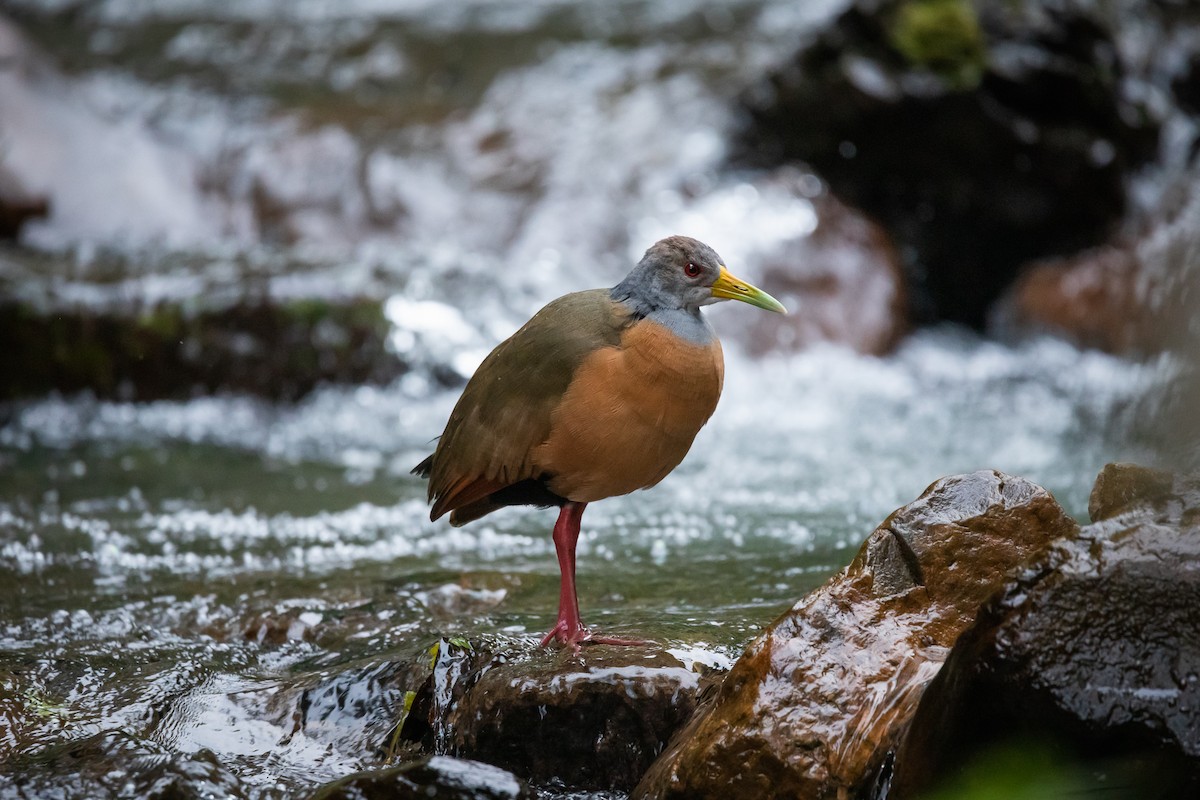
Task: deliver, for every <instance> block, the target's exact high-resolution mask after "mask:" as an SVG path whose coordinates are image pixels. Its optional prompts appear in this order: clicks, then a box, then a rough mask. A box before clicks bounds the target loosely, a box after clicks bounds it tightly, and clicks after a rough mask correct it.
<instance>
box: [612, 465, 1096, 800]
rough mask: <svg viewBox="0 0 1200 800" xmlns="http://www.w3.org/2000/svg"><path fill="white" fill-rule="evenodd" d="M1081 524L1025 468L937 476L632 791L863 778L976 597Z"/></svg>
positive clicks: (828, 791) (819, 784)
mask: <svg viewBox="0 0 1200 800" xmlns="http://www.w3.org/2000/svg"><path fill="white" fill-rule="evenodd" d="M1077 529H1078V526H1077V525H1076V524H1075V522H1074V521H1073V520H1071V519H1070V518H1069V517H1068V516H1067V515H1066V514H1065V512H1064V511H1063V510H1062V508H1061V507H1060V506H1059V505H1058V503H1057V502H1055V500H1054V498H1053V497H1051V496H1050V494H1049V493H1048V492H1046V491H1045V490H1044V489H1042V488H1040V487H1038V486H1035V485H1034V484H1031V483H1029V482H1028V481H1025V480H1022V479H1020V478H1012V477H1009V476H1006V475H1003V474H1001V473H998V472H991V471H985V472H976V473H973V474H969V475H960V476H954V477H950V478H944V479H942V480H940V481H938V482H937V483H935V484H933V485H932V486H931V487H929V489H927V490H926V491H925V493H924V494H923V495H922V496H921V497H920V498H918V499H917V500H916V501H915V502H913V503H911V504H910V505H908V506H905V507H904V508H901V509H899V510H898V511H896V512H895V513H893V514H892V515H891V516H890V517H888V519H887V520H885V521H884V523H883V524H882V525H881V526H880V527H879V528H877V529H876V530H875V532H874V533H872V534H871V536H870V537H869V538H868V539H867V541H866V542H865V543H864V545H863V547H862V549H861V550H860V551H859V553H858V556H857V557H856V558H855V559H854V561H853V562H852V563H851V564H850V566H849V567H847V568H846V570H845V571H843V572H842V573H841V574H840V575H838V576H836V577H835V578H833V579H832V580H830V581H829V582H828V583H827V584H826V585H825V586H823V587H822V588H821V589H818V590H817V591H815V592H813V593H812V594H810V595H809V596H808V597H806V598H805V599H804V600H802V601H801V602H800V603H798V604H797V605H796V606H795V608H793V609H792V610H791V611H789V612H788V613H786V614H784V615H783V616H782V617H780V619H778V620H777V621H776V622H775V623H774V624H773V625H772V626H771V628H770V629H769V630H768V631H767V632H766V633H764V634H763V635H762V636H760V637H759V638H758V639H756V640H755V641H754V642H752V643H751V644H750V646H749V647H748V648H747V650H746V652H745V654H744V655H743V656H742V658H741V659H739V661H738V662H737V664H735V665H734V667H733V669H732V670H731V672H730V673H729V675H728V676H727V677H726V679H725V682H724V684H723V685H722V686H721V688H720V691H719V693H718V694H717V696H716V697H715V699H714V701H713V702H712V703H711V704H710V705H708V706H707V707H706V708H704V709H702V710H701V711H700V712H698V713H697V714H696V715H695V716H694V717H693V718H692V721H691V722H690V723H688V724H687V725H686V726H685V727H684V729H683V730H682V731H680V733H679V734H678V735H676V737H675V738H674V739H673V740H672V742H671V745H670V747H669V749H668V750H667V752H665V753H664V755H663V757H662V758H660V759H659V760H658V761H657V762H655V764H654V766H653V767H652V768H651V769H650V771H649V772H648V773H647V775H646V777H645V778H644V779H643V780H642V782H641V783H640V784H639V785H638V787H637V789H636V790H635V791H634V792H633V794H632V797H634V798H683V797H686V798H709V797H711V798H723V800H729V799H730V798H771V797H780V798H783V797H786V798H825V797H845V796H847V795H852V794H853V793H855V792H858V791H861V790H863V789H864V788H865V787H866V784H867V783H868V782H869V781H870V780H871V779H872V777H873V776H874V775H875V774H876V772H877V771H878V769H879V768H880V766H881V763H882V762H883V761H884V759H885V757H886V755H887V753H888V751H889V750H891V749H892V748H894V747H895V746H896V745H897V743H898V742H899V739H900V735H901V733H902V732H903V731H904V729H905V727H906V725H907V723H908V721H909V719H910V718H911V716H912V714H913V712H914V711H915V709H916V706H917V703H918V701H919V700H920V698H921V694H922V692H923V691H924V689H925V686H926V685H927V684H928V682H929V681H930V679H931V678H932V677H933V676H934V675H935V674H936V673H937V671H938V669H939V668H940V666H941V663H942V661H943V659H944V657H945V654H946V652H947V649H948V648H949V646H950V645H951V644H953V642H954V640H955V639H956V638H957V637H958V635H959V633H960V632H961V631H962V630H963V629H964V628H966V627H967V626H968V625H969V624H970V623H971V621H972V620H973V619H974V617H975V614H976V611H977V609H978V608H979V606H980V605H981V604H982V603H983V602H984V601H985V600H986V599H987V598H988V597H989V596H990V595H991V594H992V593H993V592H995V591H996V589H998V588H999V587H1001V586H1003V585H1004V580H1005V577H1006V576H1007V575H1009V574H1010V573H1012V572H1013V571H1014V570H1015V569H1017V568H1019V567H1020V566H1022V565H1023V564H1026V563H1029V562H1030V561H1033V560H1035V559H1037V558H1039V557H1040V556H1042V555H1043V554H1044V553H1045V552H1046V550H1047V548H1048V547H1049V545H1050V543H1051V542H1053V541H1055V540H1057V539H1059V538H1061V537H1064V536H1073V535H1074V534H1075V532H1076V531H1077Z"/></svg>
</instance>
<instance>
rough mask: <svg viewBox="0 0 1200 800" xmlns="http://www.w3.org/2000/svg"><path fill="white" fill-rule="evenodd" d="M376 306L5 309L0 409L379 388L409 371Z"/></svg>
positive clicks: (366, 302)
mask: <svg viewBox="0 0 1200 800" xmlns="http://www.w3.org/2000/svg"><path fill="white" fill-rule="evenodd" d="M389 330H390V327H389V324H388V322H387V320H386V318H385V317H384V315H383V310H382V304H381V303H380V302H378V301H375V300H370V299H350V300H338V301H332V300H324V299H320V300H312V301H306V300H300V301H289V302H283V303H279V302H274V301H271V300H268V299H258V300H244V301H241V302H238V303H235V304H233V305H230V306H228V307H225V308H219V309H208V310H198V311H187V310H185V309H184V308H183V307H182V306H181V305H179V304H170V303H161V304H155V305H145V306H139V307H136V308H131V309H129V310H128V311H115V310H111V309H108V310H96V309H89V308H85V307H80V306H64V307H60V308H51V309H42V308H39V307H36V306H34V305H32V304H30V303H26V302H21V301H16V300H0V350H3V351H4V352H6V353H7V354H8V356H7V360H8V363H9V366H8V368H7V369H5V370H4V371H3V372H0V400H12V399H15V398H20V397H28V396H36V395H40V394H45V393H46V392H50V391H61V392H78V391H85V390H86V391H91V392H93V393H94V394H96V395H97V396H99V397H111V398H118V399H123V400H152V399H160V398H186V397H190V396H195V395H197V394H204V393H211V392H221V391H230V392H246V393H250V394H257V395H262V396H264V397H269V398H272V399H280V400H294V399H296V398H299V397H301V396H303V395H304V394H306V393H308V392H309V391H311V390H312V389H313V388H315V387H316V386H317V385H318V384H321V383H382V382H386V381H389V380H392V379H394V378H396V377H398V376H400V375H402V374H403V373H404V372H405V371H406V370H407V366H406V365H405V364H404V363H403V362H402V361H400V360H399V359H398V358H397V357H396V356H395V354H393V353H391V352H390V351H389V350H388V348H387V347H386V340H387V336H388V333H389Z"/></svg>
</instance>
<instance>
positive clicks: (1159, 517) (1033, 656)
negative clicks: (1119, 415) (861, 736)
mask: <svg viewBox="0 0 1200 800" xmlns="http://www.w3.org/2000/svg"><path fill="white" fill-rule="evenodd" d="M1090 507H1091V509H1092V513H1093V514H1094V515H1096V517H1097V521H1096V522H1095V523H1093V524H1091V525H1087V526H1085V527H1084V528H1083V529H1082V530H1081V532H1080V535H1079V537H1078V538H1077V539H1075V540H1071V541H1064V542H1062V543H1061V546H1060V547H1058V548H1056V549H1055V550H1054V551H1052V552H1051V553H1050V554H1048V556H1047V558H1046V559H1045V561H1044V562H1043V563H1042V564H1041V565H1040V566H1039V567H1038V568H1037V569H1035V570H1031V571H1029V572H1028V573H1027V574H1026V575H1024V576H1022V577H1021V578H1019V579H1018V580H1016V581H1014V582H1013V583H1012V584H1011V585H1010V586H1009V587H1008V589H1007V591H1006V592H1005V593H1004V594H1003V595H1001V596H1000V598H999V599H998V600H997V601H996V602H995V603H994V604H993V605H992V606H991V607H989V609H988V610H987V612H986V613H985V614H983V615H982V616H981V618H980V620H979V621H978V622H977V623H976V624H975V625H973V626H972V627H971V628H970V629H969V630H967V631H966V632H965V633H964V634H963V635H962V637H961V638H960V639H959V641H958V643H957V644H956V645H955V646H954V650H953V652H952V653H951V655H950V658H949V659H948V660H947V662H946V665H945V667H944V668H943V670H942V672H941V673H939V675H938V677H937V678H936V679H935V680H934V682H933V683H932V684H931V685H930V687H929V689H928V690H927V691H926V693H925V696H924V698H923V699H922V701H921V704H920V707H919V708H918V710H917V713H916V715H915V718H914V720H913V724H912V728H911V733H910V734H909V735H908V736H907V737H906V739H905V741H904V743H903V745H902V746H901V747H900V749H899V752H898V753H897V757H896V769H895V776H894V780H893V782H892V786H891V793H890V794H889V797H890V798H892V799H893V800H904V798H911V797H921V796H924V793H925V792H926V791H927V790H928V789H929V788H930V787H931V786H932V785H933V784H935V783H938V782H941V781H943V780H945V779H947V778H949V777H952V776H953V775H954V774H955V773H956V772H957V770H958V769H959V768H960V767H961V766H962V765H963V764H966V763H968V762H970V761H971V760H972V759H973V758H975V757H978V756H980V755H981V753H984V752H986V751H987V750H988V749H989V748H990V747H993V746H995V745H996V744H997V743H1002V742H1007V741H1011V740H1014V739H1016V740H1025V741H1028V740H1030V739H1031V738H1033V739H1036V740H1037V741H1038V742H1041V743H1046V744H1044V745H1043V746H1045V747H1051V748H1052V749H1054V750H1055V751H1056V752H1058V753H1059V754H1060V756H1059V757H1060V758H1062V759H1064V760H1074V759H1081V760H1083V761H1085V762H1094V761H1100V762H1102V763H1103V764H1104V765H1105V767H1104V769H1105V771H1109V772H1111V769H1110V767H1111V765H1112V764H1114V763H1118V764H1124V765H1129V764H1134V765H1136V767H1137V768H1136V769H1135V770H1134V771H1133V773H1132V776H1131V777H1127V778H1126V781H1125V782H1126V783H1127V784H1128V785H1121V782H1118V783H1117V785H1110V786H1108V787H1107V789H1106V796H1120V797H1138V798H1150V797H1154V798H1158V797H1162V798H1167V797H1195V796H1197V793H1198V791H1200V478H1172V477H1170V476H1166V475H1164V474H1163V473H1161V472H1158V471H1155V470H1149V469H1143V468H1138V467H1133V466H1129V465H1122V466H1117V465H1109V466H1108V467H1106V468H1105V470H1104V472H1103V473H1101V475H1100V478H1099V480H1097V482H1096V487H1095V489H1094V490H1093V493H1092V499H1091V503H1090ZM1093 771H1095V770H1093ZM1110 783H1111V782H1110ZM1113 792H1116V793H1117V794H1115V795H1114V794H1113Z"/></svg>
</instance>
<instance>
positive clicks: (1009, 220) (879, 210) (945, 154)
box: [743, 0, 1160, 326]
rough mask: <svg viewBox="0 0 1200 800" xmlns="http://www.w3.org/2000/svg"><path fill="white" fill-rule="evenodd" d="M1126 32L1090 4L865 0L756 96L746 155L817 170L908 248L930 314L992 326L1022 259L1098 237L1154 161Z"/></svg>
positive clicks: (1154, 136)
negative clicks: (1135, 174)
mask: <svg viewBox="0 0 1200 800" xmlns="http://www.w3.org/2000/svg"><path fill="white" fill-rule="evenodd" d="M1130 13H1131V14H1132V13H1137V12H1130ZM1117 24H1119V23H1117V22H1114V21H1112V20H1110V19H1109V18H1108V17H1107V16H1105V14H1104V13H1103V12H1102V11H1101V10H1099V9H1097V8H1094V7H1092V6H1089V5H1088V4H1059V3H1054V4H1050V3H1042V2H1035V1H1034V0H1026V1H1025V2H1018V3H990V4H983V3H976V2H970V0H860V2H857V3H856V4H855V5H853V6H852V7H851V8H850V9H848V10H847V11H845V12H844V13H843V14H842V15H840V16H839V17H837V18H836V19H835V20H834V21H832V22H831V23H830V24H829V25H828V26H827V27H826V28H825V29H824V30H822V31H821V32H820V33H819V35H818V36H816V38H815V39H814V40H813V41H812V42H811V43H809V44H807V45H806V46H805V47H803V49H802V50H801V51H800V52H799V53H798V54H797V55H796V56H795V57H794V59H793V60H792V61H791V62H790V63H788V64H786V65H785V66H783V67H782V68H780V69H779V70H777V71H776V72H775V73H774V74H772V75H771V76H769V77H768V78H767V79H766V80H764V81H763V82H762V83H760V84H759V85H757V86H754V87H752V88H751V89H750V90H749V91H748V92H747V93H746V94H745V96H744V98H743V103H744V106H745V108H746V109H747V111H748V116H749V124H748V126H747V128H746V131H745V134H744V137H743V142H744V145H745V153H746V157H747V158H748V159H749V160H751V161H753V162H757V163H765V164H777V163H780V162H790V161H801V162H804V163H807V164H809V165H811V166H812V167H813V168H815V169H816V170H817V172H818V173H819V174H820V175H821V176H822V177H823V178H825V179H826V180H827V181H828V182H829V184H830V186H831V188H832V190H833V192H834V193H835V194H836V195H837V196H838V197H840V198H841V199H843V200H845V201H847V202H849V203H850V204H852V205H854V206H856V207H858V208H861V209H862V210H864V211H866V212H867V213H868V214H870V215H872V216H873V217H875V218H876V219H878V220H880V221H881V222H882V223H883V225H884V226H885V227H886V228H887V229H888V231H889V232H890V233H891V234H892V235H893V237H894V238H895V239H896V240H897V242H898V243H899V244H900V245H901V246H902V248H907V249H908V250H909V251H910V253H911V264H910V266H911V267H912V269H911V272H910V278H911V279H912V282H913V284H914V286H915V288H916V297H915V299H916V300H917V301H918V303H917V305H918V311H919V312H921V313H922V315H923V316H932V317H936V318H940V319H949V320H952V321H959V322H965V323H968V324H971V325H975V326H982V324H983V323H984V321H985V315H986V312H987V309H988V307H989V306H990V304H991V303H992V301H993V300H995V299H996V297H997V296H998V295H999V294H1000V292H1001V291H1002V290H1003V289H1004V287H1005V286H1007V285H1008V284H1009V283H1010V282H1011V281H1012V279H1013V278H1014V277H1015V275H1016V272H1017V270H1018V268H1019V267H1020V266H1021V265H1022V264H1024V263H1026V262H1028V261H1029V260H1030V259H1033V258H1039V257H1044V256H1048V255H1051V254H1058V253H1066V252H1071V251H1074V250H1077V249H1079V248H1081V247H1086V246H1091V245H1097V244H1100V243H1101V242H1103V241H1104V240H1105V239H1106V238H1107V236H1108V234H1109V232H1110V229H1111V228H1112V226H1113V225H1114V224H1115V223H1116V222H1118V221H1119V220H1120V219H1121V218H1122V215H1123V214H1124V212H1125V208H1126V182H1127V179H1128V176H1129V175H1130V174H1131V173H1132V171H1133V170H1134V169H1135V168H1136V167H1138V166H1139V165H1140V164H1142V163H1144V162H1146V161H1148V160H1150V159H1152V158H1154V157H1155V155H1156V147H1157V141H1158V131H1159V126H1160V119H1159V118H1158V117H1157V116H1156V115H1155V114H1154V113H1152V112H1151V110H1150V107H1149V105H1148V104H1147V103H1145V102H1143V101H1142V100H1140V99H1138V94H1139V93H1138V92H1136V91H1132V90H1131V88H1130V85H1129V80H1128V77H1129V73H1130V66H1129V65H1128V64H1127V63H1126V62H1125V61H1124V60H1123V59H1124V58H1125V52H1126V51H1125V49H1122V48H1120V47H1118V46H1117V42H1116V38H1115V32H1114V26H1116V25H1117ZM1139 30H1141V29H1140V28H1139ZM1147 30H1152V28H1147ZM1141 94H1142V95H1145V94H1146V92H1145V91H1143V92H1141ZM922 305H924V306H925V307H924V308H922V307H921V306H922Z"/></svg>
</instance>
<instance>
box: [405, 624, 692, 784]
mask: <svg viewBox="0 0 1200 800" xmlns="http://www.w3.org/2000/svg"><path fill="white" fill-rule="evenodd" d="M462 644H463V643H460V644H457V645H455V644H451V643H449V642H443V643H442V646H441V648H440V650H439V653H438V656H437V659H436V662H435V665H434V669H433V676H432V677H431V680H430V681H429V683H428V685H427V686H426V687H425V688H424V689H422V691H421V692H418V695H417V697H416V698H415V700H414V702H413V714H412V715H410V719H409V720H406V722H405V724H404V727H403V728H402V730H401V735H402V736H404V737H406V738H419V739H422V740H423V741H425V742H427V743H428V745H429V746H430V747H432V748H433V749H434V750H435V751H436V752H439V753H449V754H452V755H455V756H461V757H466V758H473V759H478V760H480V761H485V762H487V763H489V764H495V765H497V766H500V767H503V768H505V769H508V770H511V771H512V772H514V773H515V774H517V775H519V776H521V777H522V778H525V779H527V780H530V781H533V782H535V783H549V782H555V783H559V784H561V785H565V786H570V787H576V788H584V789H626V790H627V789H629V788H630V787H632V786H633V785H634V784H635V783H636V782H637V781H638V779H639V778H640V777H641V776H642V773H643V772H645V770H646V768H647V767H648V766H649V765H650V763H651V762H652V761H653V760H654V758H655V757H656V756H657V755H658V754H659V752H661V751H662V748H663V747H664V746H665V744H666V742H667V740H668V739H670V737H671V735H672V734H673V733H674V732H675V731H676V730H677V729H678V728H679V727H680V726H681V725H682V724H683V723H684V722H685V721H686V720H687V719H688V717H689V716H690V715H691V714H692V712H693V710H694V709H695V706H696V697H697V694H698V691H699V685H700V681H701V678H700V675H698V674H697V673H695V672H693V671H691V670H689V669H687V668H686V667H685V666H684V665H683V663H681V662H680V661H679V660H678V659H676V658H675V657H674V656H672V655H670V654H669V653H666V652H664V651H662V650H660V649H657V648H656V647H655V646H653V645H649V646H647V647H646V648H610V647H604V646H594V647H588V648H585V649H584V650H583V651H582V653H581V654H580V655H578V656H576V655H573V654H572V653H571V652H570V651H561V652H547V651H543V650H541V649H540V648H538V649H536V650H528V649H526V650H520V651H518V650H514V649H509V650H486V649H481V648H476V647H474V646H472V647H469V648H468V647H463V646H462Z"/></svg>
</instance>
